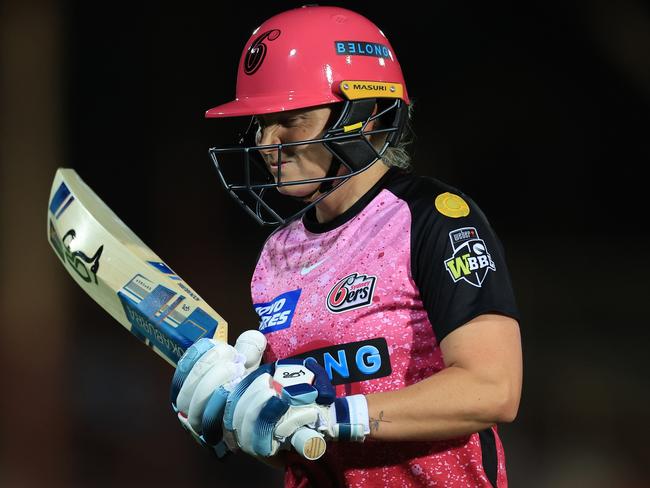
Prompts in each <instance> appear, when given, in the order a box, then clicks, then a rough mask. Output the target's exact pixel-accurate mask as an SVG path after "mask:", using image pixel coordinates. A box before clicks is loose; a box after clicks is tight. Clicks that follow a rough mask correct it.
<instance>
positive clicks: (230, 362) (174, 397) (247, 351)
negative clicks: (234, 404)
mask: <svg viewBox="0 0 650 488" xmlns="http://www.w3.org/2000/svg"><path fill="white" fill-rule="evenodd" d="M265 347H266V338H265V337H264V335H263V334H262V333H260V332H259V331H256V330H249V331H245V332H244V333H243V334H241V335H240V336H239V338H238V339H237V343H236V345H235V347H233V346H230V345H228V344H225V343H223V342H217V341H215V340H213V339H200V340H199V341H197V342H196V343H195V344H193V345H192V346H191V347H189V348H188V349H187V351H186V352H185V354H184V355H183V356H182V357H181V358H180V360H179V361H178V365H177V367H176V372H175V373H174V377H173V379H172V385H171V392H170V400H171V404H172V408H173V409H174V411H175V412H176V414H177V416H178V420H179V421H180V422H181V425H182V426H183V427H184V428H185V429H186V430H187V431H188V432H189V433H190V434H191V435H192V437H193V438H194V439H195V440H196V441H197V442H199V444H201V445H203V446H206V447H208V446H214V445H215V444H217V442H218V441H219V440H220V439H221V418H222V416H223V406H225V399H226V398H227V395H228V393H229V392H230V390H231V389H232V388H233V387H234V386H235V385H236V384H237V383H239V382H240V381H241V379H242V378H244V377H245V376H246V375H247V374H248V373H250V372H251V371H253V370H255V369H257V367H258V366H259V364H260V362H261V360H262V354H263V353H264V349H265Z"/></svg>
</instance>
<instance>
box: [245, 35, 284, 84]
mask: <svg viewBox="0 0 650 488" xmlns="http://www.w3.org/2000/svg"><path fill="white" fill-rule="evenodd" d="M280 34H281V32H280V31H279V30H278V29H273V30H270V31H266V32H265V33H264V34H262V35H260V36H259V37H258V38H257V39H255V41H254V42H253V44H251V47H250V48H249V49H248V52H247V53H246V58H245V59H244V73H246V74H247V75H252V74H255V72H256V71H257V70H258V69H260V66H262V63H263V62H264V58H265V57H266V51H267V50H268V48H267V47H266V44H264V41H265V40H266V39H268V40H269V41H275V40H276V39H277V38H278V37H280Z"/></svg>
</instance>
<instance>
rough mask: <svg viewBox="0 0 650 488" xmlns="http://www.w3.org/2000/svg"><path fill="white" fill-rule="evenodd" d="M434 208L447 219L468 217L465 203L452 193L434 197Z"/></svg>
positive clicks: (467, 206) (467, 208) (467, 207)
mask: <svg viewBox="0 0 650 488" xmlns="http://www.w3.org/2000/svg"><path fill="white" fill-rule="evenodd" d="M436 208H437V209H438V212H440V213H441V214H442V215H446V216H447V217H451V218H453V219H457V218H458V217H466V216H468V215H469V205H467V202H466V201H465V200H463V199H462V198H460V197H459V196H458V195H454V194H453V193H449V192H446V193H442V194H440V195H438V196H437V197H436Z"/></svg>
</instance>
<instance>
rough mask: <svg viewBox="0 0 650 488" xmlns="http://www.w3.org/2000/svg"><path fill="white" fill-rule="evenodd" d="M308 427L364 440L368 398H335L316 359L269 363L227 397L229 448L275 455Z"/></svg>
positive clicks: (333, 435)
mask: <svg viewBox="0 0 650 488" xmlns="http://www.w3.org/2000/svg"><path fill="white" fill-rule="evenodd" d="M305 426H306V427H309V428H311V429H316V430H317V431H319V432H322V433H323V434H324V435H325V436H326V437H327V438H328V439H330V440H353V441H363V439H364V438H365V435H366V434H368V433H369V428H368V406H367V404H366V401H365V397H364V396H363V395H354V396H351V397H347V398H338V399H336V398H335V391H334V387H333V386H332V384H331V382H330V380H329V378H328V376H327V373H326V372H325V370H324V369H323V368H322V367H321V366H320V365H319V364H318V363H317V362H316V361H315V360H314V359H312V358H308V359H306V360H304V361H303V360H293V359H285V360H280V361H277V362H276V363H272V364H265V365H263V366H261V367H259V368H258V369H257V370H256V371H253V372H252V373H250V374H249V375H248V376H246V377H245V378H244V379H243V380H242V381H241V382H240V383H239V384H238V385H237V386H236V387H235V388H234V389H233V391H232V392H231V393H230V395H229V396H228V399H227V402H226V407H225V413H224V417H223V428H224V440H225V442H226V444H227V445H228V447H229V448H230V450H233V451H234V450H236V449H241V450H243V451H244V452H246V453H248V454H251V455H253V456H260V457H268V456H273V455H275V454H276V453H277V452H278V450H279V449H281V448H282V447H284V446H287V445H288V444H287V442H286V441H287V439H289V438H291V437H292V436H293V435H294V434H296V433H298V434H303V433H305V431H304V429H303V427H305ZM294 445H295V443H294Z"/></svg>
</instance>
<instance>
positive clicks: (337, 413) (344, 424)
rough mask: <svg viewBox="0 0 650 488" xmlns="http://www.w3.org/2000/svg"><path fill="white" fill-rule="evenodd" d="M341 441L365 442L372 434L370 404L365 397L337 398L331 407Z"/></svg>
mask: <svg viewBox="0 0 650 488" xmlns="http://www.w3.org/2000/svg"><path fill="white" fill-rule="evenodd" d="M330 409H331V414H332V417H333V418H334V419H335V424H336V426H337V427H338V429H337V430H338V436H337V437H338V439H339V440H341V441H352V442H363V441H364V439H365V438H366V435H368V434H369V433H370V423H369V421H368V402H367V401H366V397H365V396H364V395H351V396H348V397H344V398H337V399H336V400H335V401H334V403H333V404H332V405H331V407H330Z"/></svg>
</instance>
